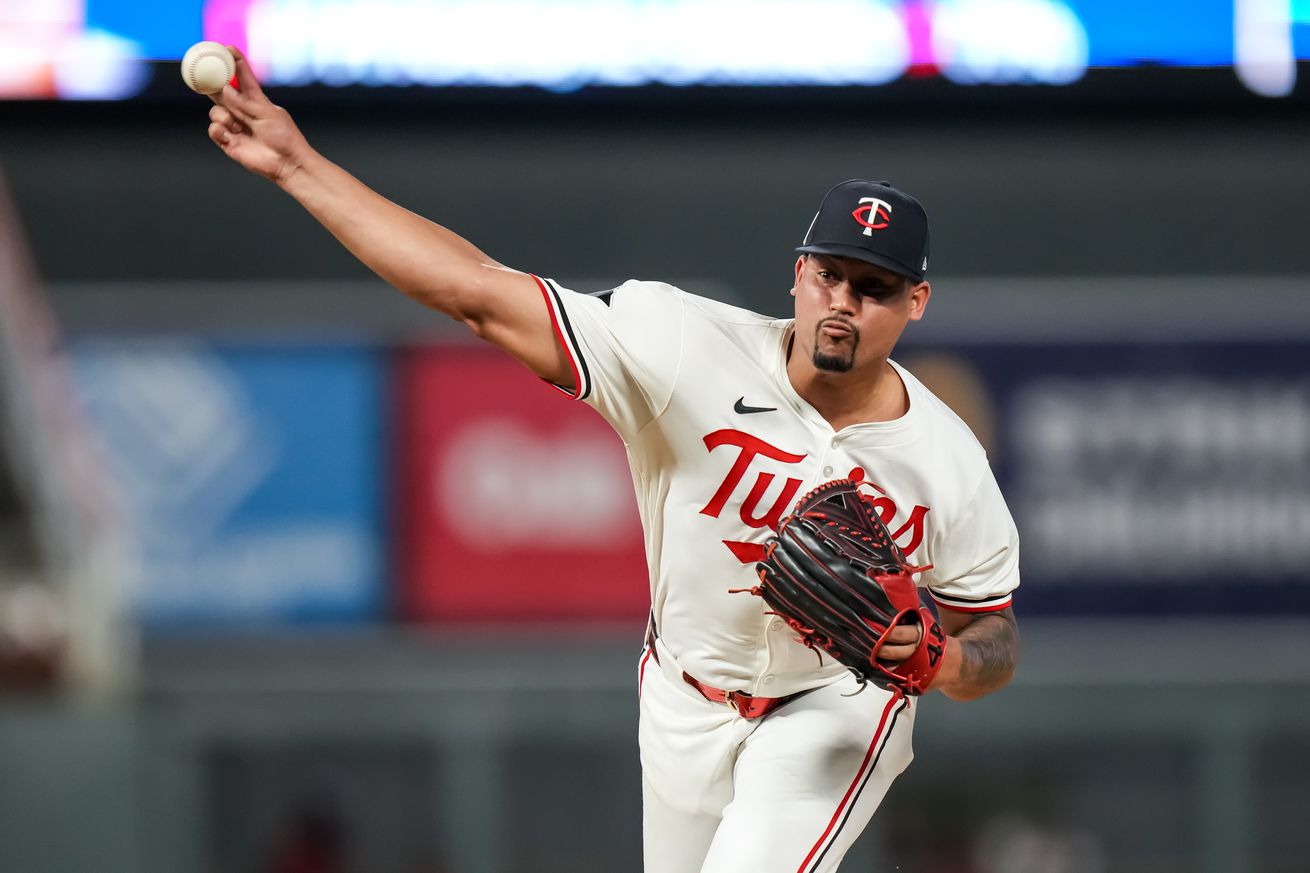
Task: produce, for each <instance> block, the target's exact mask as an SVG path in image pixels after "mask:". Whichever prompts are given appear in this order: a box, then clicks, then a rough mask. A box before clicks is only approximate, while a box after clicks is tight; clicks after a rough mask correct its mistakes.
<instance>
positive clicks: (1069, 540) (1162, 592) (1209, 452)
mask: <svg viewBox="0 0 1310 873" xmlns="http://www.w3.org/2000/svg"><path fill="white" fill-rule="evenodd" d="M898 360H901V361H902V362H903V363H905V364H906V365H907V366H908V367H909V368H910V369H911V370H912V371H913V372H915V373H916V375H918V376H919V377H920V378H922V379H923V380H924V381H925V382H926V383H928V385H929V387H931V388H932V389H933V390H934V391H935V392H937V393H938V394H939V396H941V397H942V399H943V400H945V401H946V402H947V403H949V404H950V405H951V406H952V408H954V409H955V410H956V412H957V413H959V414H960V415H961V417H962V418H964V419H965V420H966V422H968V423H969V425H970V426H971V427H972V428H973V429H974V432H975V434H977V435H978V436H979V438H980V439H981V440H982V442H983V443H984V445H986V446H987V448H988V454H989V456H990V458H991V460H992V466H993V468H994V469H995V470H996V472H997V474H998V478H999V480H1000V483H1001V488H1002V490H1003V492H1004V493H1005V497H1006V500H1007V501H1008V503H1009V506H1010V509H1011V511H1012V512H1013V514H1014V516H1015V520H1016V522H1017V523H1018V526H1019V533H1020V538H1021V541H1022V546H1021V550H1020V555H1021V573H1022V577H1023V586H1022V588H1021V589H1020V592H1019V595H1018V596H1017V597H1016V601H1015V603H1016V608H1017V609H1020V610H1022V611H1024V612H1044V613H1061V614H1087V613H1123V612H1139V613H1143V614H1156V615H1164V614H1170V613H1174V614H1179V613H1183V614H1187V613H1191V614H1202V613H1209V614H1213V615H1232V614H1237V613H1248V614H1254V613H1263V614H1280V615H1281V614H1288V613H1300V614H1306V613H1310V343H1270V342H1222V343H1221V342H1189V343H1182V342H1178V343H1152V344H1115V343H1081V344H1079V343H1075V344H1059V345H1057V344H1049V345H1045V344H1032V345H1028V344H1005V345H999V344H998V345H972V344H970V345H966V346H961V347H959V348H957V349H952V350H949V351H947V350H932V349H927V348H923V347H913V348H910V349H907V350H906V351H905V352H904V353H902V354H901V355H899V356H898Z"/></svg>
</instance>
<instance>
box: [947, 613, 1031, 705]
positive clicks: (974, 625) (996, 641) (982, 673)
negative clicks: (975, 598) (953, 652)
mask: <svg viewBox="0 0 1310 873" xmlns="http://www.w3.org/2000/svg"><path fill="white" fill-rule="evenodd" d="M955 638H956V639H958V640H959V641H960V654H961V655H962V657H963V662H962V664H961V665H960V685H962V686H964V688H966V689H968V691H970V692H972V693H973V694H977V695H979V696H981V695H983V694H986V693H988V692H990V691H995V690H996V689H998V688H1000V687H1001V686H1002V685H1004V684H1005V683H1007V682H1009V681H1010V677H1011V676H1012V675H1014V667H1015V664H1016V663H1017V662H1018V660H1019V629H1018V627H1017V625H1016V624H1015V620H1014V612H1013V611H1012V610H1009V609H1006V610H1003V611H1001V612H996V613H991V614H988V615H984V616H982V617H981V618H979V619H977V620H976V621H973V622H971V623H970V624H969V625H967V626H966V627H964V628H963V629H961V630H960V632H959V633H957V634H956V635H955ZM961 690H964V689H961Z"/></svg>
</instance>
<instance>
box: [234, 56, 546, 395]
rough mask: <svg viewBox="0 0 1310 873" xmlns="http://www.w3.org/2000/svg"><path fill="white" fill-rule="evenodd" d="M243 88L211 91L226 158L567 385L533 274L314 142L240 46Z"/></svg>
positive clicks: (377, 264)
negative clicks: (395, 197)
mask: <svg viewBox="0 0 1310 873" xmlns="http://www.w3.org/2000/svg"><path fill="white" fill-rule="evenodd" d="M228 48H229V49H230V50H231V51H232V54H233V56H234V57H235V58H236V62H237V64H236V66H237V82H238V84H239V85H240V90H238V89H236V88H233V87H232V86H230V85H228V86H225V87H224V88H223V90H222V91H221V92H219V93H218V94H215V95H213V97H214V102H215V104H216V105H215V106H214V107H213V108H212V109H210V111H209V117H210V125H209V138H210V139H211V140H213V141H214V143H215V144H216V145H218V147H219V148H221V149H222V150H223V153H224V154H226V155H227V156H228V157H229V158H231V159H232V160H234V161H236V162H237V163H238V164H240V165H241V166H243V167H245V168H246V169H248V170H250V171H251V172H253V173H256V174H258V175H260V176H263V177H265V178H266V179H269V180H270V181H272V182H274V183H275V184H277V185H278V186H279V187H280V188H282V189H283V190H284V191H286V192H287V193H288V194H290V195H291V196H292V197H294V198H295V199H296V200H297V201H299V202H300V204H301V205H302V206H304V207H305V209H306V210H308V212H309V213H310V214H311V215H312V216H314V218H316V219H318V221H319V223H321V224H322V225H323V226H324V227H326V228H327V229H328V230H329V231H330V232H331V233H332V235H333V236H335V237H336V238H337V239H338V240H340V241H341V243H342V244H343V245H344V246H345V247H346V248H347V249H349V250H350V252H351V253H352V254H354V255H355V257H357V258H359V259H360V261H362V262H363V263H364V264H365V265H366V266H368V267H369V268H370V269H372V270H373V271H374V272H375V273H377V274H378V275H379V276H381V277H382V278H383V279H385V280H386V281H387V282H389V283H391V284H392V285H394V286H395V287H396V288H398V289H399V290H400V291H402V292H404V293H405V294H407V295H408V296H410V297H412V298H414V299H415V300H417V301H419V302H420V303H422V304H424V305H426V306H430V307H432V308H433V309H436V310H438V311H440V312H443V313H445V314H446V315H448V316H450V317H451V318H454V319H455V320H457V321H460V322H463V323H464V324H466V325H468V327H469V328H470V329H472V330H473V332H474V333H476V334H477V335H478V336H480V337H482V338H483V339H485V340H487V341H489V342H491V343H493V344H495V345H497V346H499V347H500V348H502V349H504V350H505V351H506V352H508V353H509V354H511V355H513V356H514V357H515V358H517V359H518V360H520V361H522V362H523V363H524V364H526V365H527V366H528V367H529V368H530V369H531V370H532V371H533V372H535V373H536V374H537V375H539V376H541V377H542V378H544V379H548V380H550V381H552V382H554V383H556V384H559V385H562V386H564V387H570V382H571V381H572V371H571V369H570V368H569V366H568V362H567V360H566V359H565V357H564V352H563V350H562V349H561V348H560V347H559V346H558V344H557V343H556V342H555V338H554V334H553V332H552V327H551V322H550V316H549V313H548V311H547V309H546V304H545V301H544V300H543V299H542V296H541V292H540V290H539V289H538V288H537V284H536V282H535V281H534V280H533V279H532V277H531V276H529V275H527V274H526V273H521V272H519V271H517V270H512V269H510V268H508V267H505V266H503V265H502V264H499V263H497V262H496V261H494V260H492V259H491V258H490V257H488V256H487V255H486V254H484V253H483V252H482V251H481V250H479V249H478V248H477V247H476V246H474V245H473V244H472V243H470V242H469V241H468V240H466V239H464V238H463V237H461V236H459V235H458V234H456V233H453V232H452V231H450V230H447V229H446V228H444V227H442V226H440V225H438V224H435V223H434V222H431V221H428V220H427V219H426V218H423V217H422V216H420V215H416V214H414V213H413V212H410V211H409V210H408V209H405V208H403V207H401V206H399V205H397V204H395V203H393V202H391V201H390V200H388V199H386V198H385V197H383V196H382V195H381V194H378V193H377V192H376V191H374V190H372V189H371V188H369V187H368V186H367V185H365V184H364V183H363V182H360V181H359V180H358V179H356V178H355V177H354V176H352V175H350V174H349V173H347V172H346V171H345V170H343V169H342V168H341V167H338V166H337V165H336V164H333V163H332V162H331V161H329V160H327V159H326V158H325V157H323V156H322V155H320V154H319V153H318V152H316V151H315V150H314V149H313V148H311V147H310V145H309V142H308V141H307V140H306V139H305V137H304V136H303V135H302V134H301V132H300V130H299V128H298V127H296V124H295V122H293V121H292V119H291V115H290V114H289V113H288V112H287V111H286V110H285V109H283V108H281V107H280V106H275V105H274V104H273V102H272V101H271V100H269V99H268V97H267V96H266V95H265V94H264V92H263V90H262V89H261V88H260V86H259V82H258V81H256V79H255V76H254V73H253V72H252V71H251V69H250V64H249V63H248V62H247V61H246V59H245V57H244V56H243V55H242V54H241V52H240V51H239V50H237V49H235V48H233V47H231V46H229V47H228Z"/></svg>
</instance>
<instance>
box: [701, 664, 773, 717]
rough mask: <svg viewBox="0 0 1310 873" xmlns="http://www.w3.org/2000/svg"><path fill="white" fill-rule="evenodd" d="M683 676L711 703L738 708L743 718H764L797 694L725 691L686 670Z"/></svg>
mask: <svg viewBox="0 0 1310 873" xmlns="http://www.w3.org/2000/svg"><path fill="white" fill-rule="evenodd" d="M682 678H683V679H685V680H686V682H687V684H688V685H690V686H691V687H692V688H695V689H696V690H697V691H699V692H700V693H701V694H702V695H703V696H704V697H705V699H706V700H708V701H710V702H711V703H726V704H728V706H731V707H732V708H733V709H735V710H737V713H738V714H739V715H740V716H741V717H742V718H763V717H764V716H766V715H768V714H769V713H771V712H773V711H774V710H775V709H777V708H778V707H780V706H782V705H783V704H784V703H786V702H787V701H789V700H791V699H792V698H793V697H796V696H797V695H795V694H788V695H787V696H786V697H752V696H751V695H749V694H742V693H741V692H740V691H724V690H723V689H722V688H715V687H714V686H713V685H706V684H705V683H704V682H701V681H700V680H699V679H697V678H696V677H695V676H693V675H691V674H690V673H688V672H686V671H684V672H683V674H682Z"/></svg>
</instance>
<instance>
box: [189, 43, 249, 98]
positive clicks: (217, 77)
mask: <svg viewBox="0 0 1310 873" xmlns="http://www.w3.org/2000/svg"><path fill="white" fill-rule="evenodd" d="M236 71H237V62H236V58H234V57H232V53H231V52H230V51H228V50H227V46H225V45H223V44H222V43H220V42H214V41H213V40H209V39H207V40H204V41H203V42H198V43H196V44H195V45H193V46H191V48H189V49H187V50H186V54H185V55H183V56H182V81H183V82H186V84H187V87H188V88H190V89H191V90H192V91H195V92H196V93H197V94H214V93H216V92H218V91H222V90H223V86H224V85H226V84H227V83H228V82H230V81H231V80H232V76H233V75H234V74H235V73H236Z"/></svg>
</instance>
